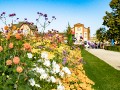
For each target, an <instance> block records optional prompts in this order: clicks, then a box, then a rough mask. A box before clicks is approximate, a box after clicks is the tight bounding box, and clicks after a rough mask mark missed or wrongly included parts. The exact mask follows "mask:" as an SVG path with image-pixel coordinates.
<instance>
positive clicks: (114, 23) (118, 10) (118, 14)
mask: <svg viewBox="0 0 120 90" xmlns="http://www.w3.org/2000/svg"><path fill="white" fill-rule="evenodd" d="M109 6H110V7H111V9H112V11H111V12H108V11H106V16H104V17H103V20H104V22H103V25H105V26H107V27H108V30H107V34H109V36H110V37H109V39H114V40H116V41H118V40H119V41H120V0H112V1H111V2H110V4H109Z"/></svg>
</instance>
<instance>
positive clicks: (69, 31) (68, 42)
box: [66, 23, 73, 46]
mask: <svg viewBox="0 0 120 90" xmlns="http://www.w3.org/2000/svg"><path fill="white" fill-rule="evenodd" d="M66 36H67V44H68V45H69V46H72V44H73V39H72V31H71V27H70V25H69V23H68V27H67V32H66Z"/></svg>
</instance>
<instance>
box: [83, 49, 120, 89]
mask: <svg viewBox="0 0 120 90" xmlns="http://www.w3.org/2000/svg"><path fill="white" fill-rule="evenodd" d="M82 57H83V60H84V61H85V62H86V64H84V70H85V72H86V75H87V76H88V77H89V78H90V79H91V80H92V81H94V82H95V85H94V86H93V88H94V89H95V90H120V71H118V70H116V69H114V68H113V67H111V66H110V65H108V64H107V63H105V62H104V61H102V60H100V59H99V58H97V57H96V56H94V55H92V54H90V53H89V52H87V51H86V50H82Z"/></svg>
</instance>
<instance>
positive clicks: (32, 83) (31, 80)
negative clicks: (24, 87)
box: [29, 78, 35, 86]
mask: <svg viewBox="0 0 120 90" xmlns="http://www.w3.org/2000/svg"><path fill="white" fill-rule="evenodd" d="M29 82H30V85H31V86H34V85H35V80H34V78H31V79H30V80H29Z"/></svg>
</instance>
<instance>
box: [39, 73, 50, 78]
mask: <svg viewBox="0 0 120 90" xmlns="http://www.w3.org/2000/svg"><path fill="white" fill-rule="evenodd" d="M47 78H48V75H47V74H46V73H43V74H41V76H40V79H47Z"/></svg>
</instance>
